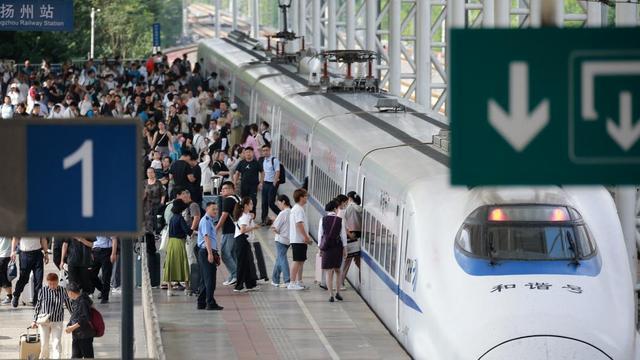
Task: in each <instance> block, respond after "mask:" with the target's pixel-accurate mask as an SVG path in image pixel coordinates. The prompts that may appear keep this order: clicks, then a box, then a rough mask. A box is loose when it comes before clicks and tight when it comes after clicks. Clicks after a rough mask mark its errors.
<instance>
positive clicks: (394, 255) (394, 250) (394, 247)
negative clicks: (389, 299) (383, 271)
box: [391, 235, 398, 279]
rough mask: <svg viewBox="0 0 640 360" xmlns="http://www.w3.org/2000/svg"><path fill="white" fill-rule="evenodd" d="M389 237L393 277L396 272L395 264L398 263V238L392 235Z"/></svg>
mask: <svg viewBox="0 0 640 360" xmlns="http://www.w3.org/2000/svg"><path fill="white" fill-rule="evenodd" d="M391 239H392V240H391V277H393V278H394V279H395V278H396V274H397V272H396V271H397V270H396V264H397V263H398V238H397V237H396V236H395V235H392V237H391Z"/></svg>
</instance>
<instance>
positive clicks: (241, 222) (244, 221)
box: [234, 212, 252, 237]
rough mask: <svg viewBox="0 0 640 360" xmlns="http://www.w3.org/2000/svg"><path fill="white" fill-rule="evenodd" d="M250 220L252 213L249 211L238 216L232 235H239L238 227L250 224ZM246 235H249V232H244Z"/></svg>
mask: <svg viewBox="0 0 640 360" xmlns="http://www.w3.org/2000/svg"><path fill="white" fill-rule="evenodd" d="M251 220H252V214H251V213H250V212H249V213H243V214H242V216H240V219H238V224H237V226H236V233H235V235H234V237H238V236H240V235H241V234H240V229H241V228H242V225H246V226H250V225H251ZM246 235H247V236H249V234H248V233H247V234H246Z"/></svg>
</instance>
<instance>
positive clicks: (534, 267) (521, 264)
mask: <svg viewBox="0 0 640 360" xmlns="http://www.w3.org/2000/svg"><path fill="white" fill-rule="evenodd" d="M454 252H455V257H456V261H457V262H458V265H460V267H461V268H462V270H464V272H466V273H467V274H469V275H474V276H499V275H529V274H549V275H552V274H553V275H576V276H598V274H600V270H601V269H602V261H601V260H600V256H599V255H598V254H596V255H595V256H592V257H591V258H589V259H585V260H580V265H578V266H575V265H573V264H571V263H570V261H567V260H550V261H547V260H497V263H496V264H495V265H491V264H490V263H489V260H487V259H482V258H475V257H471V256H468V255H467V254H465V253H463V252H462V250H460V249H459V248H458V247H457V246H456V247H455V250H454Z"/></svg>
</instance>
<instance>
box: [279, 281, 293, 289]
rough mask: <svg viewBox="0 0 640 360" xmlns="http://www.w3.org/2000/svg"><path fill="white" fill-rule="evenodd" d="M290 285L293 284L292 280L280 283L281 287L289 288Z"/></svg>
mask: <svg viewBox="0 0 640 360" xmlns="http://www.w3.org/2000/svg"><path fill="white" fill-rule="evenodd" d="M289 285H291V283H290V282H286V283H284V284H282V285H280V287H283V288H288V287H289Z"/></svg>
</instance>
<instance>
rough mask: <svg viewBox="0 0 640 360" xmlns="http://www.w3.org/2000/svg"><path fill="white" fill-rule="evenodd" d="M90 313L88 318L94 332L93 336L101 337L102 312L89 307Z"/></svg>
mask: <svg viewBox="0 0 640 360" xmlns="http://www.w3.org/2000/svg"><path fill="white" fill-rule="evenodd" d="M90 314H91V318H90V319H89V320H90V323H91V327H92V328H93V330H94V331H95V332H96V336H95V337H102V335H104V319H103V318H102V314H100V311H98V310H96V308H94V307H91V311H90Z"/></svg>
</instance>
